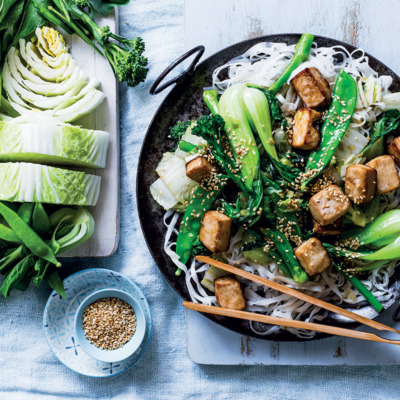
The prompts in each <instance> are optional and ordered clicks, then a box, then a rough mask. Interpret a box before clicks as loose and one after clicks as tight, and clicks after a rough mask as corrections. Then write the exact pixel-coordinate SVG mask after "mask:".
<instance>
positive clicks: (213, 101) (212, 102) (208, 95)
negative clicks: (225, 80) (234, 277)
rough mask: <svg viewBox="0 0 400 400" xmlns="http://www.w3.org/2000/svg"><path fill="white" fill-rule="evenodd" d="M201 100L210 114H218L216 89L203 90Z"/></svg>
mask: <svg viewBox="0 0 400 400" xmlns="http://www.w3.org/2000/svg"><path fill="white" fill-rule="evenodd" d="M203 100H204V102H205V103H206V105H207V107H208V108H209V110H210V112H211V114H213V115H217V114H218V92H217V91H216V90H205V91H204V92H203Z"/></svg>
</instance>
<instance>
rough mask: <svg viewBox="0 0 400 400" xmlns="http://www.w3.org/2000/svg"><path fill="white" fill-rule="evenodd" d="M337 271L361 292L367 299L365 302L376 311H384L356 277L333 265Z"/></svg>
mask: <svg viewBox="0 0 400 400" xmlns="http://www.w3.org/2000/svg"><path fill="white" fill-rule="evenodd" d="M333 265H334V267H335V268H336V270H337V271H339V272H340V273H341V274H342V275H343V276H344V277H345V278H346V279H347V280H348V281H349V282H350V283H351V284H352V285H353V286H354V287H355V288H356V289H357V290H358V291H359V292H360V294H362V295H363V296H364V297H365V300H367V301H368V303H369V304H371V306H372V307H374V308H375V310H376V311H378V312H381V311H382V309H383V305H382V303H381V302H380V301H379V300H378V299H377V298H376V297H375V296H374V295H373V294H372V293H371V292H370V291H369V290H368V288H367V287H366V286H364V285H363V284H362V282H361V281H359V280H358V279H357V278H356V277H355V276H353V275H349V274H348V273H347V272H346V271H345V270H344V269H343V268H342V267H341V266H339V265H336V264H333Z"/></svg>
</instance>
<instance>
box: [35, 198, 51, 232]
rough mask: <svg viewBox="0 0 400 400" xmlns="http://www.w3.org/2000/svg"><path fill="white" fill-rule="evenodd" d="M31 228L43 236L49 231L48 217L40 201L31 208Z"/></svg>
mask: <svg viewBox="0 0 400 400" xmlns="http://www.w3.org/2000/svg"><path fill="white" fill-rule="evenodd" d="M32 229H33V230H34V231H35V232H36V233H37V234H38V235H40V236H45V235H47V234H48V233H49V232H50V229H51V225H50V218H49V216H48V215H47V213H46V211H45V209H44V207H43V205H42V203H36V204H35V207H34V209H33V214H32Z"/></svg>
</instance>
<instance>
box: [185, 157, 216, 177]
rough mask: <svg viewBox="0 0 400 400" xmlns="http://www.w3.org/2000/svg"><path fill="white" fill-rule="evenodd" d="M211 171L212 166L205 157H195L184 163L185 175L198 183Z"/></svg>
mask: <svg viewBox="0 0 400 400" xmlns="http://www.w3.org/2000/svg"><path fill="white" fill-rule="evenodd" d="M212 171H213V167H212V165H211V164H210V163H209V162H208V161H207V159H206V158H205V157H201V156H199V157H196V158H195V159H194V160H192V161H190V162H188V163H187V164H186V176H187V177H188V178H190V179H192V180H194V181H196V182H199V183H200V182H201V181H202V180H203V179H204V178H205V177H206V176H208V175H209V174H211V172H212Z"/></svg>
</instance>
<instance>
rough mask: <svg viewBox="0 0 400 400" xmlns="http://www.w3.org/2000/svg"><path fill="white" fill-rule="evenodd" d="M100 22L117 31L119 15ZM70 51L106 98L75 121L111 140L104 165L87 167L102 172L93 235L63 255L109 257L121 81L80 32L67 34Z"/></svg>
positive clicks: (115, 219) (115, 214)
mask: <svg viewBox="0 0 400 400" xmlns="http://www.w3.org/2000/svg"><path fill="white" fill-rule="evenodd" d="M98 23H99V25H100V26H103V25H109V26H110V28H111V30H112V31H113V32H117V31H118V16H117V15H116V14H112V15H110V16H107V17H105V18H101V19H98ZM64 36H65V39H66V42H67V43H68V45H69V46H70V49H71V54H72V55H73V56H74V57H75V59H76V61H77V63H78V64H79V65H80V66H81V67H82V68H83V70H84V71H85V72H86V73H87V74H88V75H90V76H92V75H94V76H95V77H96V78H97V79H98V80H99V81H100V82H101V86H100V88H101V90H102V91H103V92H104V94H105V95H106V99H105V101H104V102H103V103H102V104H101V105H100V106H99V107H98V108H97V109H96V110H95V111H94V112H92V113H91V114H90V115H87V116H85V117H83V118H82V119H80V120H79V121H76V122H74V125H82V126H83V127H85V128H90V129H99V130H104V131H107V132H109V133H110V143H109V147H108V153H107V165H106V168H105V169H94V170H87V172H89V173H92V174H95V175H99V176H101V188H100V195H99V200H98V202H97V205H96V206H95V207H88V209H89V211H90V212H91V213H92V214H93V217H94V220H95V224H96V226H95V231H94V234H93V236H92V237H91V238H90V239H89V240H87V241H86V242H84V243H83V244H81V245H80V246H77V247H75V248H73V249H71V250H70V251H68V252H66V253H65V254H63V257H107V256H110V255H111V254H113V253H114V251H115V250H116V249H117V246H118V231H119V179H120V178H119V106H118V100H119V99H118V82H117V81H116V79H115V78H114V73H113V71H112V69H111V67H110V65H109V63H108V61H107V59H106V58H104V57H102V56H100V54H98V53H97V52H96V51H95V50H94V49H93V48H92V47H90V46H89V45H88V44H86V43H85V42H84V41H83V40H82V39H80V38H79V37H78V36H77V35H72V36H70V35H67V34H65V35H64Z"/></svg>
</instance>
